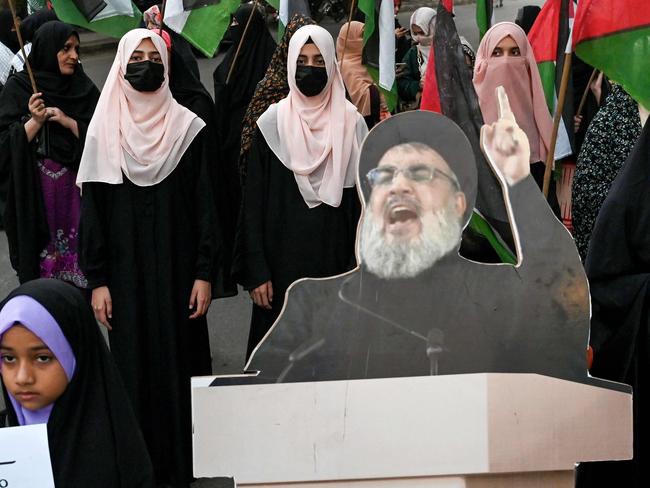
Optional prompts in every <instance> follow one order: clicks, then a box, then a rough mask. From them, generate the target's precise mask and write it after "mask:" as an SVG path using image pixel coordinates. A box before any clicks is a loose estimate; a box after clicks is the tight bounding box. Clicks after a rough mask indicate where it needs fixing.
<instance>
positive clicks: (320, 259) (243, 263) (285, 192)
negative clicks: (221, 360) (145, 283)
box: [233, 129, 361, 355]
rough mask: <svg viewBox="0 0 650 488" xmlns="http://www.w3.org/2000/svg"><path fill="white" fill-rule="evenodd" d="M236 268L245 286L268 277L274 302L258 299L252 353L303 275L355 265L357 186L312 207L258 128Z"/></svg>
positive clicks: (320, 274) (333, 272) (328, 272)
mask: <svg viewBox="0 0 650 488" xmlns="http://www.w3.org/2000/svg"><path fill="white" fill-rule="evenodd" d="M248 161H249V162H248V176H247V178H246V186H245V187H244V188H245V195H244V200H243V204H242V212H241V215H240V220H239V228H238V230H237V237H236V247H235V258H234V265H233V273H234V275H235V277H236V278H237V282H238V283H240V284H241V285H242V286H243V287H244V288H245V289H246V290H249V291H250V290H252V289H254V288H256V287H258V286H260V285H262V284H263V283H265V282H266V281H268V280H271V282H272V285H273V308H272V310H266V309H262V308H261V307H258V306H256V305H253V317H252V320H251V332H250V335H249V339H248V353H247V355H250V353H251V351H252V350H253V348H254V347H255V346H256V345H257V343H258V342H259V341H260V340H261V339H262V337H264V334H266V332H267V331H268V330H269V328H270V327H271V325H272V324H273V322H274V321H275V319H276V318H277V316H278V314H279V313H280V310H281V309H282V305H283V303H284V294H285V292H286V290H287V288H288V287H289V285H291V283H293V282H294V281H296V280H297V279H300V278H305V277H311V278H319V277H325V276H333V275H337V274H340V273H344V272H345V271H348V270H350V269H352V268H354V266H355V265H356V260H355V254H354V244H355V238H356V229H357V223H358V220H359V215H360V212H361V204H360V202H359V197H358V194H357V190H356V188H346V189H344V190H343V197H342V200H341V204H340V206H339V207H336V208H335V207H331V206H329V205H326V204H321V205H319V206H317V207H315V208H311V209H310V208H309V207H308V206H307V204H306V203H305V201H304V199H303V197H302V195H301V194H300V190H299V189H298V185H297V184H296V180H295V176H294V174H293V172H292V171H290V170H289V169H288V168H287V167H286V166H285V165H284V164H282V162H281V161H280V160H279V159H278V158H277V157H276V156H275V154H274V153H273V151H272V150H271V149H270V148H269V146H268V144H267V143H266V140H265V139H264V137H263V136H262V134H261V133H260V131H259V129H256V133H255V136H254V137H253V145H252V147H251V151H250V154H249V160H248Z"/></svg>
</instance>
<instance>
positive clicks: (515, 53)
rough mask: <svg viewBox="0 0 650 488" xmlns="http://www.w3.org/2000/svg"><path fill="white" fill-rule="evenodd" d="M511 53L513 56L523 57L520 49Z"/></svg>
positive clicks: (515, 49)
mask: <svg viewBox="0 0 650 488" xmlns="http://www.w3.org/2000/svg"><path fill="white" fill-rule="evenodd" d="M511 52H512V55H513V56H521V53H520V52H519V48H518V47H516V48H514V49H513V50H512V51H511Z"/></svg>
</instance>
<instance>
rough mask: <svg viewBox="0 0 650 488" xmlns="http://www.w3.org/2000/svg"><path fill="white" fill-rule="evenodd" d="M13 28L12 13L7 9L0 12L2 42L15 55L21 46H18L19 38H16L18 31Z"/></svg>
mask: <svg viewBox="0 0 650 488" xmlns="http://www.w3.org/2000/svg"><path fill="white" fill-rule="evenodd" d="M13 28H14V19H13V17H12V16H11V11H10V10H9V9H7V8H5V9H2V10H0V42H1V43H2V44H4V45H5V46H7V47H8V48H9V49H11V52H12V53H14V54H15V53H17V52H18V49H20V44H18V36H16V31H13V30H12V29H13Z"/></svg>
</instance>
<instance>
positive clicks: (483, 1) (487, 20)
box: [476, 0, 494, 39]
mask: <svg viewBox="0 0 650 488" xmlns="http://www.w3.org/2000/svg"><path fill="white" fill-rule="evenodd" d="M492 2H493V0H476V25H477V26H478V35H479V39H483V36H484V35H485V33H486V32H487V31H488V30H489V29H490V27H492V21H493V20H494V19H493V13H492Z"/></svg>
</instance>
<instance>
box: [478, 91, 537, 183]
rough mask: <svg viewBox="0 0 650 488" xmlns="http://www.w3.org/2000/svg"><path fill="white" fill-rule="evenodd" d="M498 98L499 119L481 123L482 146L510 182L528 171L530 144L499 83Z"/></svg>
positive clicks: (490, 160) (500, 173) (523, 175)
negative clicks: (490, 122) (489, 122)
mask: <svg viewBox="0 0 650 488" xmlns="http://www.w3.org/2000/svg"><path fill="white" fill-rule="evenodd" d="M497 99H498V103H499V119H498V120H497V121H496V122H495V123H493V124H489V125H488V124H486V125H484V126H483V127H481V149H482V150H483V153H484V154H485V157H486V158H487V160H488V161H489V162H490V164H491V165H492V169H493V170H494V171H495V172H496V173H497V174H499V175H502V176H503V178H504V179H505V181H506V183H508V185H510V186H512V185H514V184H516V183H518V182H519V181H521V180H523V179H524V178H525V177H526V176H528V175H529V174H530V161H529V159H530V145H529V143H528V137H526V133H525V132H524V131H523V130H521V129H520V128H519V126H518V125H517V121H516V120H515V116H514V114H513V113H512V110H511V109H510V102H509V101H508V95H506V91H505V89H504V88H503V87H502V86H499V87H497Z"/></svg>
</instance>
